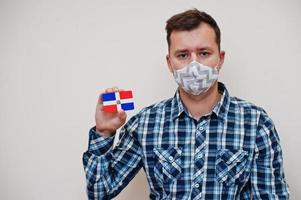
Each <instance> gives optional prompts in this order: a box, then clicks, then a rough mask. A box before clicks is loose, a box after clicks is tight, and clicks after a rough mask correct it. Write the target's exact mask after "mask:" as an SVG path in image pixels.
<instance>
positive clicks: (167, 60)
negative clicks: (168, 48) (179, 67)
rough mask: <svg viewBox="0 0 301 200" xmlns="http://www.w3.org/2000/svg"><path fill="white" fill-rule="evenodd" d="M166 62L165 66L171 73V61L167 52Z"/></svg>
mask: <svg viewBox="0 0 301 200" xmlns="http://www.w3.org/2000/svg"><path fill="white" fill-rule="evenodd" d="M166 62H167V66H168V69H169V71H170V72H171V73H173V69H172V66H171V63H170V56H169V54H167V55H166Z"/></svg>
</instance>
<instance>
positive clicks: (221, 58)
mask: <svg viewBox="0 0 301 200" xmlns="http://www.w3.org/2000/svg"><path fill="white" fill-rule="evenodd" d="M225 54H226V52H225V51H223V50H221V51H220V53H219V63H218V68H219V69H221V68H222V67H223V64H224V60H225Z"/></svg>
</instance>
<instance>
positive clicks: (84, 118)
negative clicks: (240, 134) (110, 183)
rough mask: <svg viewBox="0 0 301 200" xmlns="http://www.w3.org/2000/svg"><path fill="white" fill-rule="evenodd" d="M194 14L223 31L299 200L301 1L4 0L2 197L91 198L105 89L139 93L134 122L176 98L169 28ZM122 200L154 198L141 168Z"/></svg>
mask: <svg viewBox="0 0 301 200" xmlns="http://www.w3.org/2000/svg"><path fill="white" fill-rule="evenodd" d="M194 7H196V8H198V9H200V10H204V11H206V12H208V13H209V14H211V15H212V16H213V17H214V18H215V19H216V20H217V22H218V24H219V26H220V28H221V31H222V49H224V50H225V51H226V60H225V64H224V67H223V70H222V72H221V78H220V80H221V81H223V82H224V83H225V84H226V86H227V87H228V90H229V92H230V94H232V95H233V96H238V97H240V98H243V99H246V100H248V101H251V102H253V103H255V104H257V105H259V106H262V107H264V108H265V109H266V110H267V112H268V113H269V114H270V116H271V117H272V118H273V120H274V122H275V124H276V128H277V130H278V132H279V135H280V138H281V145H282V147H283V155H284V167H285V175H286V177H287V182H288V183H289V186H290V190H291V197H292V198H291V199H296V200H297V199H301V192H300V188H301V179H300V177H301V176H300V169H301V163H300V139H301V137H300V134H301V132H300V130H301V125H300V124H301V122H300V113H301V109H300V102H301V98H300V97H301V95H300V88H299V87H300V80H299V78H300V72H301V70H300V64H299V63H300V56H301V55H300V54H301V39H300V35H301V26H300V21H301V12H300V8H301V2H300V1H298V0H295V1H294V0H288V1H284V0H283V1H275V0H265V1H262V0H252V1H240V0H233V1H231V0H230V1H222V2H221V1H215V0H210V1H209V0H208V1H181V0H173V1H142V0H132V1H121V0H120V1H117V0H114V1H109V0H108V1H105V0H88V1H84V0H57V1H46V0H41V1H30V0H28V1H25V0H23V1H22V0H20V1H14V0H11V1H8V0H7V1H5V0H0V89H1V93H0V177H1V178H0V199H1V200H2V199H3V200H19V199H22V200H53V199H56V200H69V199H70V200H81V199H86V194H85V175H84V170H83V166H82V153H83V152H84V151H85V150H86V148H87V143H88V131H89V129H90V128H91V127H92V126H94V112H95V105H96V101H97V97H98V95H99V93H100V92H101V91H102V90H104V89H105V88H107V87H111V86H114V85H117V86H119V87H121V88H125V89H132V90H133V91H134V95H135V103H136V110H135V111H132V112H130V113H129V116H132V115H133V114H135V113H137V112H138V111H139V110H140V109H141V108H143V107H145V106H147V105H150V104H152V103H154V102H157V101H160V100H162V99H165V98H169V97H171V96H172V95H173V94H174V92H175V89H176V84H175V82H174V80H173V78H172V76H171V74H170V73H169V71H168V69H167V65H166V63H165V55H166V53H167V44H166V40H165V36H166V34H165V30H164V28H165V22H166V20H167V19H168V18H169V17H171V16H172V15H174V14H176V13H178V12H182V11H184V10H187V9H190V8H194ZM116 199H118V200H123V199H131V200H136V199H137V200H138V199H139V200H141V199H148V186H147V183H146V180H145V177H144V172H143V171H140V173H139V174H138V175H137V176H136V178H135V179H134V180H133V181H132V182H131V183H130V184H129V186H128V187H127V188H126V189H125V190H124V191H123V192H122V193H121V194H120V196H119V197H117V198H116Z"/></svg>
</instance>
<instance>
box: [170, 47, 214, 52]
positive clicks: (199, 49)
mask: <svg viewBox="0 0 301 200" xmlns="http://www.w3.org/2000/svg"><path fill="white" fill-rule="evenodd" d="M203 50H210V51H212V48H210V47H208V46H205V47H202V48H198V51H203ZM186 52H188V49H179V50H176V51H175V54H178V53H186Z"/></svg>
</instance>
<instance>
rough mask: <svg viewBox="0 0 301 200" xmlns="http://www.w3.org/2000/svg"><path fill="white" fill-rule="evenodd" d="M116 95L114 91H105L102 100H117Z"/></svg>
mask: <svg viewBox="0 0 301 200" xmlns="http://www.w3.org/2000/svg"><path fill="white" fill-rule="evenodd" d="M115 99H116V97H115V93H114V92H111V93H105V94H103V95H102V100H103V101H112V100H115Z"/></svg>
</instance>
